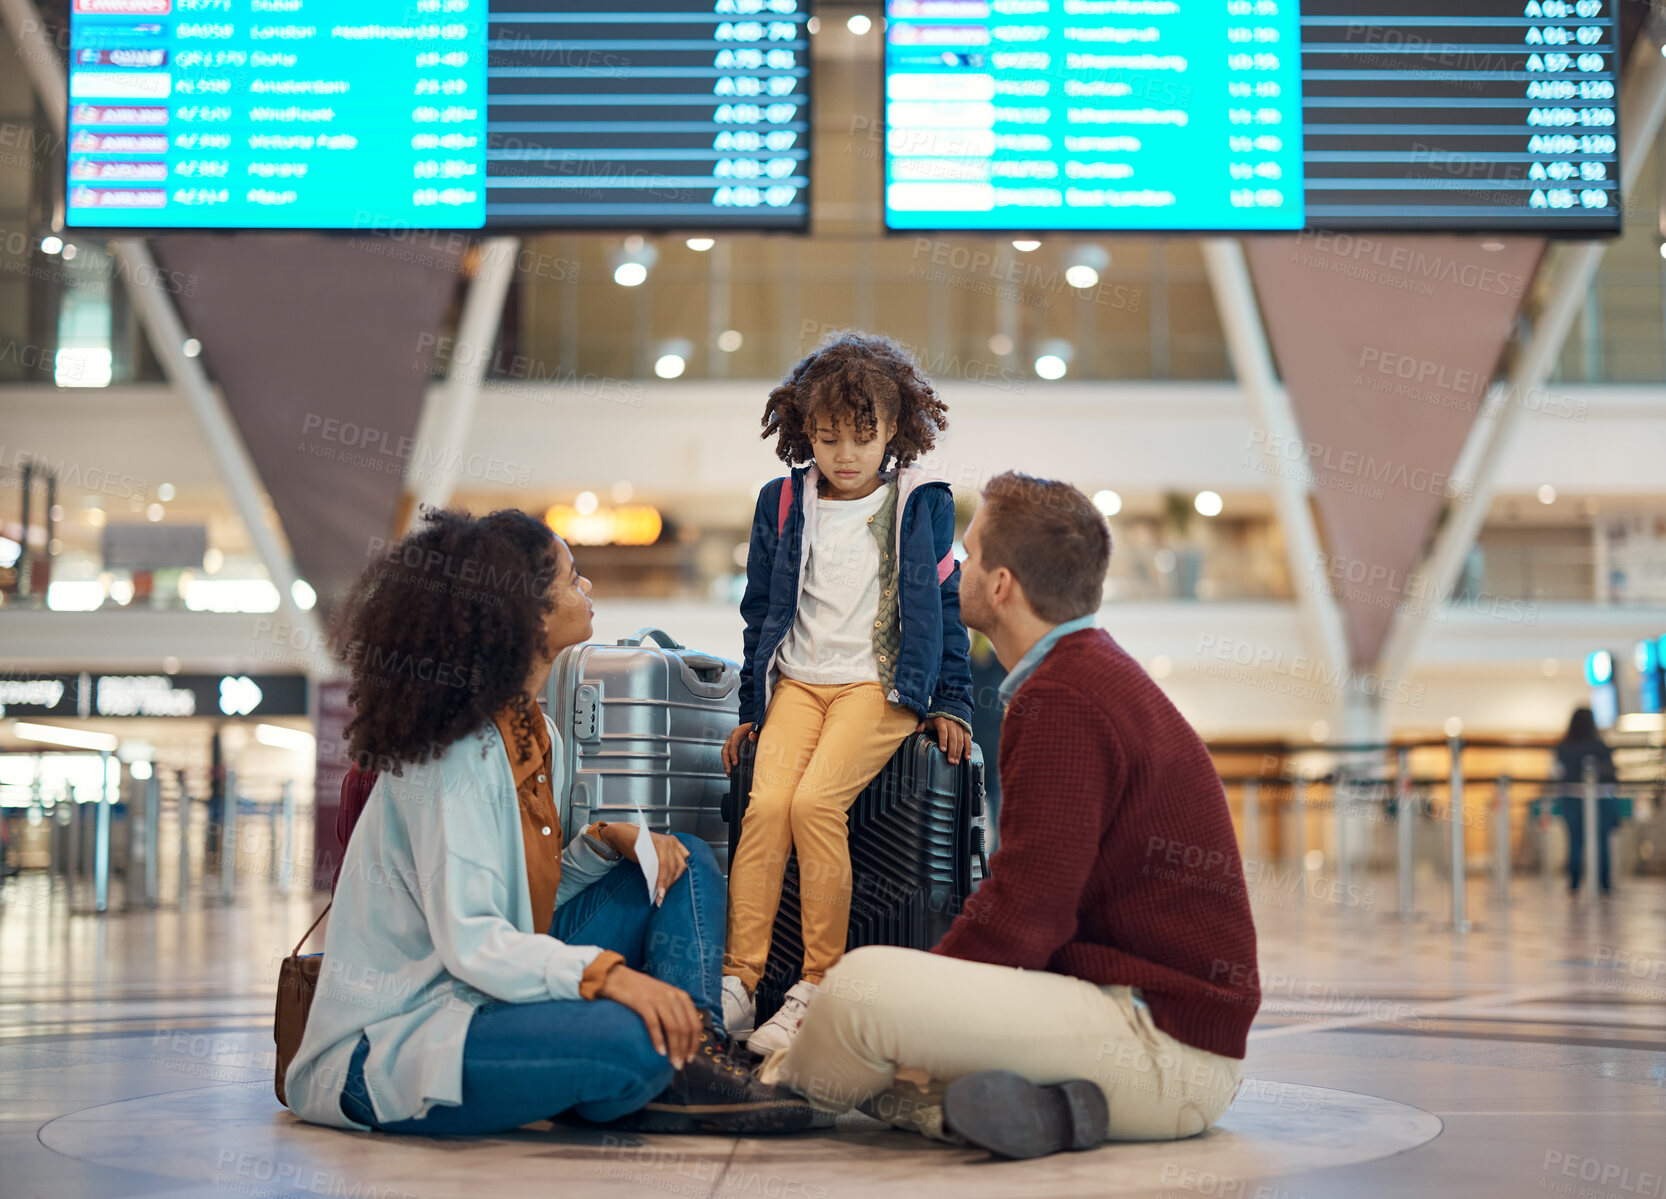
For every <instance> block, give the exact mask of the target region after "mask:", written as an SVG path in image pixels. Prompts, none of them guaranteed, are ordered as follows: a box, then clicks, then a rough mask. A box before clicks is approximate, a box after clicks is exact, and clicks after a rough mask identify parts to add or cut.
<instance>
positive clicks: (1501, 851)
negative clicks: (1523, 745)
mask: <svg viewBox="0 0 1666 1199" xmlns="http://www.w3.org/2000/svg"><path fill="white" fill-rule="evenodd" d="M1492 821H1493V825H1492V837H1493V840H1492V882H1493V889H1494V890H1495V891H1497V893H1498V898H1499V899H1501V900H1504V899H1509V898H1510V776H1509V775H1507V774H1501V775H1499V776H1498V789H1497V790H1496V791H1495V792H1494V793H1493V799H1492Z"/></svg>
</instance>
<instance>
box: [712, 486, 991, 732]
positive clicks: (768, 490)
mask: <svg viewBox="0 0 1666 1199" xmlns="http://www.w3.org/2000/svg"><path fill="white" fill-rule="evenodd" d="M819 477H820V472H819V471H817V470H816V469H815V468H814V467H813V466H811V467H802V466H801V467H795V468H794V470H793V473H792V483H793V490H792V493H791V494H792V497H793V502H792V503H791V504H790V506H789V509H788V512H787V521H786V526H785V528H784V529H782V530H781V532H780V534H779V535H777V532H776V526H777V523H778V521H779V519H780V504H781V489H782V488H783V487H784V486H786V484H787V480H786V479H774V480H772V481H771V482H769V483H766V484H765V485H764V487H763V490H762V491H760V492H759V493H758V507H757V510H756V512H754V513H753V516H752V544H751V547H750V549H749V550H748V551H747V555H746V594H745V596H744V598H742V600H741V602H740V614H741V616H742V618H743V619H745V621H746V638H745V646H746V657H745V661H744V662H743V663H742V667H741V675H740V720H741V722H742V723H745V722H747V721H751V722H752V723H754V724H760V723H762V721H763V718H764V715H765V713H766V712H767V711H768V709H769V696H770V691H771V689H772V687H773V686H774V679H773V678H772V677H771V667H772V666H773V664H774V661H775V651H776V650H777V649H779V648H780V646H781V642H782V641H784V640H786V636H787V634H788V633H789V632H790V631H791V630H792V626H793V622H794V621H795V620H796V619H797V618H798V597H799V592H800V580H799V564H800V563H801V562H802V561H803V545H804V496H805V493H806V489H807V488H813V487H814V486H815V483H816V480H817V479H819ZM897 500H898V509H899V510H898V512H897V518H896V519H897V529H898V530H899V532H900V536H899V539H898V540H899V542H900V546H899V549H900V553H899V555H898V558H897V586H898V596H897V598H898V601H899V619H900V621H901V628H900V630H899V632H900V634H901V640H900V643H899V645H898V649H897V667H896V675H895V687H894V689H893V690H892V692H891V694H890V695H889V696H887V698H888V699H889V700H890V701H891V702H892V703H894V704H902V705H904V706H905V707H909V708H912V709H913V710H914V711H915V712H917V713H919V715H920V716H922V717H925V716H933V715H938V714H942V715H945V716H952V717H955V718H956V719H957V720H960V721H961V722H963V723H966V724H967V727H968V728H969V727H970V721H971V718H972V664H971V641H970V638H968V637H967V635H966V626H965V625H963V624H961V623H960V563H958V562H956V561H955V559H954V549H953V546H954V496H953V494H952V493H951V492H950V491H949V485H948V484H947V483H946V482H944V481H943V480H941V479H934V478H931V477H929V476H927V475H925V473H924V472H923V471H919V470H918V469H916V468H912V467H911V468H905V469H904V471H903V472H902V479H901V485H900V487H899V491H898V496H897Z"/></svg>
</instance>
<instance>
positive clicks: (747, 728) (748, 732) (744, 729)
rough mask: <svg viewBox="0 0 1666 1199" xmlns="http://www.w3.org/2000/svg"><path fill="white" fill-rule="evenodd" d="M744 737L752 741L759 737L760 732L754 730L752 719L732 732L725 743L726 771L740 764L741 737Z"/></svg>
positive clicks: (724, 766)
mask: <svg viewBox="0 0 1666 1199" xmlns="http://www.w3.org/2000/svg"><path fill="white" fill-rule="evenodd" d="M742 737H745V738H747V739H748V740H750V741H756V740H757V739H758V734H757V733H754V732H753V731H752V722H751V721H750V720H748V721H747V722H746V723H745V724H743V725H741V726H740V727H739V728H737V729H736V730H735V731H734V732H732V733H730V734H729V739H728V740H727V741H725V742H724V743H723V770H724V772H725V773H727V772H728V771H731V770H733V769H734V768H735V767H736V766H738V765H740V739H741V738H742Z"/></svg>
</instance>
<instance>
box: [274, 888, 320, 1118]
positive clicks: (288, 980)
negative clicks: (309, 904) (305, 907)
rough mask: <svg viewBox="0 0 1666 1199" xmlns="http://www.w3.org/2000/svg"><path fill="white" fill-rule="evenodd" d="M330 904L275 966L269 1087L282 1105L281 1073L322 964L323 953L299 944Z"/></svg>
mask: <svg viewBox="0 0 1666 1199" xmlns="http://www.w3.org/2000/svg"><path fill="white" fill-rule="evenodd" d="M329 912H330V905H329V904H325V905H324V910H323V911H322V912H320V913H318V919H317V920H314V921H313V922H312V928H309V929H307V931H306V932H304V933H302V934H301V939H300V940H299V941H297V942H296V943H295V951H294V952H293V953H291V954H290V955H289V956H288V957H286V958H285V959H284V960H283V965H282V966H280V967H278V1006H277V1011H276V1012H275V1013H274V1014H273V1017H272V1040H273V1041H275V1042H276V1043H277V1046H278V1054H277V1063H276V1066H275V1067H274V1069H273V1072H272V1090H273V1091H275V1092H276V1093H277V1096H278V1102H279V1103H281V1104H283V1105H284V1106H285V1107H288V1106H289V1100H288V1099H286V1098H284V1093H283V1076H284V1075H285V1074H288V1073H289V1063H290V1062H292V1061H294V1060H295V1055H296V1053H298V1052H299V1051H300V1048H301V1038H302V1037H303V1036H305V1035H306V1031H307V1013H308V1012H309V1011H311V1010H312V996H313V992H314V991H316V990H318V972H319V970H320V968H322V967H323V965H324V955H323V954H321V953H308V954H303V953H302V952H301V946H303V945H305V944H306V943H307V938H308V937H310V936H312V934H313V930H314V929H316V928H317V927H318V926H319V924H320V923H321V922H322V921H323V919H324V917H325V916H327V915H329Z"/></svg>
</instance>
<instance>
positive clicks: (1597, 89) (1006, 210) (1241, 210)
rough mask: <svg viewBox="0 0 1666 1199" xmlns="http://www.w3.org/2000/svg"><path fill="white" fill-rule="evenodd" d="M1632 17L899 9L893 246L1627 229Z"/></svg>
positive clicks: (1551, 2) (1229, 3) (1072, 3)
mask: <svg viewBox="0 0 1666 1199" xmlns="http://www.w3.org/2000/svg"><path fill="white" fill-rule="evenodd" d="M1614 8H1615V0H1412V2H1411V3H1399V4H1393V5H1390V4H1388V3H1385V2H1383V0H1375V2H1367V0H1300V2H1299V3H1298V0H1207V2H1206V0H888V3H887V12H888V19H887V23H886V29H885V120H886V146H885V148H886V154H885V221H886V224H887V226H888V227H889V228H892V229H927V230H1007V231H1014V232H1040V231H1045V230H1173V231H1188V230H1192V231H1234V232H1243V231H1249V232H1253V231H1262V230H1294V229H1302V228H1326V229H1376V230H1407V231H1412V230H1419V231H1500V232H1507V231H1518V232H1543V233H1550V234H1563V235H1574V236H1590V235H1604V234H1613V233H1617V232H1618V231H1619V227H1620V204H1619V191H1618V189H1619V168H1618V148H1619V147H1618V141H1617V131H1616V128H1615V119H1616V115H1617V109H1618V104H1619V101H1618V66H1619V63H1618V58H1619V49H1618V45H1617V38H1618V30H1617V26H1616V21H1615V16H1614Z"/></svg>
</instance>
